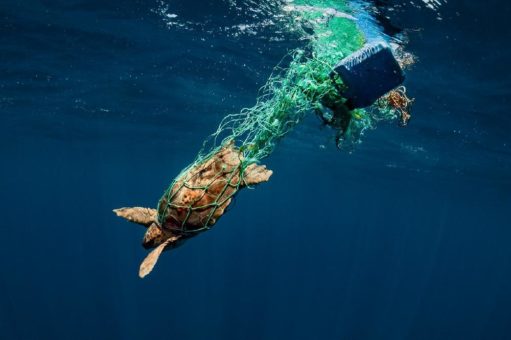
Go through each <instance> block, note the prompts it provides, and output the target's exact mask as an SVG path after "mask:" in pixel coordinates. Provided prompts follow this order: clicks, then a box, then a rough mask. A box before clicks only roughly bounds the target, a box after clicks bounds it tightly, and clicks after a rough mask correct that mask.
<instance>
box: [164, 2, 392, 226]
mask: <svg viewBox="0 0 511 340" xmlns="http://www.w3.org/2000/svg"><path fill="white" fill-rule="evenodd" d="M284 10H285V11H288V12H290V14H291V15H290V18H291V20H293V22H292V25H293V27H294V28H295V30H297V31H298V33H299V34H300V35H302V36H303V37H304V38H306V39H307V41H308V43H307V46H306V47H305V48H299V49H295V50H294V51H292V52H290V53H289V54H288V56H287V58H284V59H283V62H281V63H280V64H279V65H278V66H277V67H275V69H274V71H273V73H272V74H271V76H270V77H269V79H268V81H267V83H266V84H265V85H264V86H263V87H262V88H261V89H260V92H259V96H258V98H257V102H256V104H255V105H254V106H253V107H251V108H245V109H243V110H241V112H239V113H236V114H230V115H228V116H226V117H225V118H224V119H223V120H222V121H221V123H220V125H219V126H218V129H217V130H216V131H215V132H214V133H213V134H212V135H211V136H209V137H208V138H207V139H206V140H205V141H204V145H203V148H202V149H201V150H200V152H199V153H198V155H197V157H196V159H195V160H194V162H193V163H192V164H190V165H189V166H188V167H186V168H185V169H183V170H182V172H181V173H180V174H179V175H178V176H177V177H176V179H175V180H174V181H173V182H172V184H171V185H170V186H169V188H168V189H167V190H166V191H165V193H164V196H163V197H162V199H161V200H160V202H159V209H158V221H159V223H160V225H165V224H167V228H169V225H170V228H171V229H173V230H175V231H179V232H181V233H195V232H198V231H202V230H204V229H208V228H210V226H211V225H213V224H214V223H215V222H216V220H217V218H218V217H220V216H221V215H222V214H223V212H224V210H225V209H226V208H227V206H228V205H229V203H230V201H231V199H232V197H233V196H234V195H235V194H236V193H237V191H238V190H239V189H240V188H241V187H242V186H243V185H244V184H246V183H245V182H244V180H245V176H246V175H247V173H249V172H247V169H248V168H249V167H250V166H251V165H253V164H257V163H259V162H260V161H261V160H262V159H264V158H265V157H267V156H268V155H270V154H271V152H272V151H273V149H274V148H275V145H276V143H277V141H278V140H279V139H281V138H282V137H284V136H285V135H286V134H287V133H289V132H290V131H291V130H292V129H293V128H294V127H295V126H296V125H297V124H298V123H300V121H301V120H302V119H303V117H304V116H305V115H306V114H307V113H308V112H315V111H316V112H318V111H324V110H325V105H324V104H325V103H329V102H330V103H334V102H339V103H344V102H345V99H344V98H342V96H341V95H340V91H339V89H342V88H343V82H342V79H340V77H338V76H337V75H335V74H334V75H331V73H332V70H333V69H334V66H335V65H336V64H337V63H338V62H339V61H340V60H341V59H343V58H345V57H346V56H348V55H349V54H351V53H353V52H355V51H357V50H358V49H360V48H361V47H362V46H363V45H364V43H365V38H364V35H363V33H362V32H361V31H360V30H359V28H358V27H357V24H356V22H355V20H354V18H353V17H350V15H348V14H345V13H347V12H349V7H348V3H347V1H343V0H335V1H334V0H323V1H322V0H301V1H294V2H293V5H289V6H285V7H284ZM311 32H312V33H311ZM287 60H289V63H288V65H287V66H282V65H283V64H284V62H285V61H287ZM349 115H350V119H349V123H348V124H347V126H346V127H345V128H344V129H343V131H342V134H341V136H340V138H339V139H338V144H339V146H340V147H346V148H349V147H351V146H352V145H354V144H357V143H359V142H360V137H361V135H362V134H363V132H364V131H365V130H367V129H370V128H373V127H374V125H375V123H376V122H378V121H380V120H386V119H394V118H396V117H397V109H396V108H395V107H393V106H392V105H388V100H387V101H386V99H385V98H383V99H381V100H380V101H378V104H377V105H375V106H373V107H371V108H369V109H356V110H353V111H349ZM226 150H227V154H228V156H227V158H228V160H226V159H225V158H224V157H223V156H222V155H224V154H225V152H226ZM259 170H260V169H259ZM205 173H207V174H208V176H205V175H204V174H205ZM270 174H271V173H270ZM204 176H205V177H204ZM267 177H268V178H269V176H267ZM263 180H264V179H263ZM263 180H261V181H263ZM266 180H267V178H266ZM257 183H259V182H258V181H253V184H257ZM185 198H186V199H185ZM171 215H172V216H171ZM169 218H170V219H171V220H172V221H171V222H169ZM169 223H170V224H169Z"/></svg>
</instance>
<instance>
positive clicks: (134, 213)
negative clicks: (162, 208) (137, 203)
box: [113, 207, 158, 227]
mask: <svg viewBox="0 0 511 340" xmlns="http://www.w3.org/2000/svg"><path fill="white" fill-rule="evenodd" d="M113 212H114V213H115V214H116V215H117V216H119V217H122V218H125V219H127V220H128V221H130V222H133V223H137V224H141V225H143V226H145V227H149V226H150V225H151V224H152V223H153V222H155V221H156V215H157V213H158V212H157V211H156V209H151V208H142V207H133V208H119V209H114V210H113Z"/></svg>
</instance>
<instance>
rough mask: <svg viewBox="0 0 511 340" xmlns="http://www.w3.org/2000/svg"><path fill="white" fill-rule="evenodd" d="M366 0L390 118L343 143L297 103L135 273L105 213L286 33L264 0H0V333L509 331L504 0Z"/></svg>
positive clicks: (153, 196) (413, 335)
mask: <svg viewBox="0 0 511 340" xmlns="http://www.w3.org/2000/svg"><path fill="white" fill-rule="evenodd" d="M428 4H429V6H430V7H434V8H435V10H433V9H432V8H429V7H428ZM435 4H437V5H438V6H436V5H435ZM371 6H378V7H374V8H373V9H374V10H375V11H376V10H377V9H378V11H379V13H380V14H381V18H380V19H382V21H383V24H385V25H386V26H387V27H386V28H387V30H393V29H395V28H396V27H398V28H403V29H405V30H406V31H407V32H408V35H409V38H410V42H409V44H408V45H407V49H408V50H409V51H410V52H412V53H414V54H415V55H416V56H417V57H418V58H419V62H418V63H417V64H416V65H415V66H414V67H413V68H412V70H410V71H408V73H407V80H406V86H407V88H408V94H409V95H411V96H412V97H415V98H416V100H415V104H414V107H413V111H412V114H413V118H412V120H411V122H410V124H409V126H408V127H406V128H401V127H398V126H397V123H384V124H380V125H379V126H378V127H377V129H375V130H372V131H368V132H367V133H366V134H365V136H364V138H363V142H362V143H361V144H360V145H357V147H356V148H355V150H354V151H353V152H351V153H350V152H345V151H339V150H337V149H336V147H335V143H334V138H333V131H332V130H330V129H328V128H325V127H322V126H321V124H320V123H319V121H318V120H317V119H316V117H314V116H313V115H310V117H308V118H307V119H306V120H305V121H304V122H303V123H302V124H301V125H299V126H298V127H297V128H296V129H295V130H294V131H293V132H292V133H291V134H290V135H289V136H287V137H286V138H285V139H283V140H282V141H281V143H280V144H279V146H278V147H277V149H276V151H275V152H274V153H273V154H272V155H271V156H270V157H269V158H267V159H266V160H265V162H264V163H265V164H266V165H267V166H268V167H269V168H270V169H272V170H273V171H274V175H273V176H272V178H271V180H270V181H269V182H268V183H264V184H261V185H260V186H258V187H257V188H256V189H255V190H246V191H244V192H242V193H240V195H239V196H238V197H237V198H236V202H235V206H234V207H233V208H231V209H230V211H229V213H228V214H226V215H225V216H224V217H223V218H222V219H221V220H220V221H219V223H218V224H217V225H216V226H215V227H214V228H213V230H211V231H209V232H207V233H204V234H202V235H200V236H198V237H197V238H196V239H194V240H193V241H191V242H188V243H187V244H186V245H184V246H183V247H181V248H179V249H176V250H173V251H171V252H167V253H165V254H163V255H162V258H161V259H160V262H159V263H158V265H157V267H156V269H155V271H154V272H153V273H152V274H151V275H149V276H148V277H147V278H145V279H143V280H141V279H139V278H138V276H137V270H138V265H139V263H140V261H141V260H142V259H143V258H144V256H145V255H146V251H145V250H144V249H143V248H142V247H141V245H140V244H141V239H142V235H143V232H144V229H143V228H142V227H139V226H137V225H135V224H130V223H127V222H126V221H124V220H121V219H120V218H118V217H116V216H115V215H114V214H113V213H112V209H114V208H118V207H122V206H134V205H139V206H148V207H154V206H156V203H157V201H158V199H159V198H160V196H161V195H162V193H163V191H164V190H165V188H166V187H167V186H168V184H170V182H171V181H172V179H173V178H174V177H175V176H176V175H177V174H178V173H179V172H180V171H181V169H182V168H184V167H185V166H186V165H188V164H189V163H190V162H191V161H193V159H194V157H195V155H196V153H197V151H198V150H199V149H200V147H201V144H202V142H203V140H204V138H206V137H207V136H208V135H209V134H210V133H212V132H213V131H214V130H215V129H216V126H217V124H218V123H219V122H220V120H221V119H222V118H223V117H224V116H226V115H227V114H229V113H233V112H238V111H239V110H240V109H241V108H243V107H250V106H252V105H253V104H254V103H255V100H256V98H257V91H258V89H259V88H260V87H261V86H262V85H263V84H264V83H265V81H266V79H267V78H268V76H269V75H270V73H271V71H272V69H273V67H274V66H275V65H276V64H277V63H278V62H279V61H280V60H281V58H282V57H283V56H284V55H285V54H286V53H287V52H288V51H289V50H291V49H293V48H296V47H298V46H299V45H300V44H302V43H303V42H301V41H300V40H299V39H297V38H296V36H293V34H287V33H286V32H282V31H281V30H279V29H278V28H276V26H277V27H278V25H274V24H271V23H269V21H268V20H270V21H272V20H273V22H275V21H276V19H278V18H279V17H273V15H274V13H275V10H276V8H277V7H278V3H277V2H275V1H250V0H246V1H211V0H210V1H207V0H196V1H193V2H190V1H182V0H172V1H171V0H165V1H152V0H151V1H115V0H111V1H99V0H88V1H85V0H66V1H53V0H21V1H8V0H3V1H1V2H0V114H1V119H2V120H1V124H0V152H1V156H2V157H1V159H2V164H1V167H0V207H1V210H0V211H1V214H2V216H1V217H2V218H1V220H0V232H1V238H0V240H1V241H2V245H1V246H0V268H1V270H2V274H1V276H0V338H1V339H146V338H147V339H511V289H510V287H511V247H510V244H511V222H510V221H511V218H510V210H511V138H510V135H509V129H510V128H511V115H510V112H509V111H510V108H511V104H510V100H511V77H510V72H509V60H511V47H510V46H509V42H510V41H511V39H510V38H511V29H510V28H509V24H508V23H507V21H508V19H509V16H510V15H511V4H509V3H508V2H507V1H503V0H501V1H497V0H488V1H484V2H482V1H464V0H449V1H448V2H444V1H424V3H422V2H420V1H415V2H397V1H395V2H393V1H374V2H373V5H371ZM386 16H388V17H389V19H390V22H391V23H392V25H393V26H391V25H390V23H389V21H388V20H386V19H385V17H386Z"/></svg>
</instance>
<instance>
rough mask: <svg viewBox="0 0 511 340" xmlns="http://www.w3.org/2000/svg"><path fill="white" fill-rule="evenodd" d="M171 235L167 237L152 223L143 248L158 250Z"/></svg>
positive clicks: (146, 233) (143, 241) (143, 242)
mask: <svg viewBox="0 0 511 340" xmlns="http://www.w3.org/2000/svg"><path fill="white" fill-rule="evenodd" d="M169 236H170V235H167V234H166V233H165V232H164V231H163V230H162V229H161V228H160V227H159V226H158V225H157V224H156V223H152V224H151V225H150V226H149V227H148V228H147V230H146V232H145V234H144V239H143V240H142V246H144V248H145V249H151V248H156V247H158V246H159V245H160V244H162V243H163V242H165V241H166V240H167V239H168V238H169Z"/></svg>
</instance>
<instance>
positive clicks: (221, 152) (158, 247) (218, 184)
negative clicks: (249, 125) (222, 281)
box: [114, 141, 272, 278]
mask: <svg viewBox="0 0 511 340" xmlns="http://www.w3.org/2000/svg"><path fill="white" fill-rule="evenodd" d="M271 175H272V171H271V170H268V169H266V166H264V165H258V164H256V163H248V162H247V161H245V160H244V157H243V154H242V152H241V151H240V149H239V148H237V147H236V146H235V145H234V142H233V141H230V142H228V143H226V144H225V145H224V146H223V147H221V148H219V149H218V150H217V152H214V153H213V154H212V155H211V156H210V157H207V158H206V159H204V160H203V161H201V162H199V163H198V164H195V165H193V166H191V167H190V168H188V169H187V170H185V171H184V172H183V173H182V174H181V175H179V176H178V177H177V178H176V179H175V180H174V182H173V184H172V185H171V186H170V188H169V189H168V190H167V191H166V192H165V194H164V195H163V197H162V198H161V199H160V202H159V203H158V209H157V210H156V209H150V208H142V207H133V208H120V209H115V210H114V212H115V213H116V214H117V216H120V217H123V218H125V219H127V220H129V221H131V222H134V223H137V224H141V225H143V226H145V227H147V231H146V233H145V235H144V239H143V242H142V245H143V246H144V248H146V249H150V248H154V250H153V251H151V253H149V255H147V257H146V258H145V259H144V261H142V264H141V265H140V270H139V276H140V277H141V278H143V277H144V276H146V275H147V274H149V273H150V272H151V270H152V269H153V268H154V265H155V264H156V261H157V260H158V257H159V256H160V255H161V253H162V252H163V251H164V250H168V249H172V248H175V247H177V246H179V245H181V244H182V243H183V242H184V241H185V240H187V239H189V238H191V237H193V236H196V235H197V234H199V233H201V232H203V231H206V230H208V229H210V228H211V227H212V226H213V225H214V224H215V223H216V222H217V221H218V219H219V218H220V217H221V216H222V215H223V214H224V213H225V211H226V209H227V207H228V206H229V204H230V203H231V202H232V198H233V197H234V195H236V193H237V192H238V191H239V189H242V188H244V187H247V186H250V185H254V184H258V183H261V182H266V181H268V180H269V178H270V176H271Z"/></svg>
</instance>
